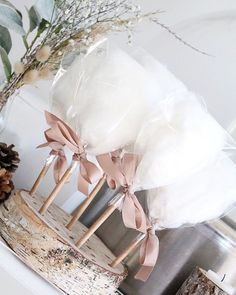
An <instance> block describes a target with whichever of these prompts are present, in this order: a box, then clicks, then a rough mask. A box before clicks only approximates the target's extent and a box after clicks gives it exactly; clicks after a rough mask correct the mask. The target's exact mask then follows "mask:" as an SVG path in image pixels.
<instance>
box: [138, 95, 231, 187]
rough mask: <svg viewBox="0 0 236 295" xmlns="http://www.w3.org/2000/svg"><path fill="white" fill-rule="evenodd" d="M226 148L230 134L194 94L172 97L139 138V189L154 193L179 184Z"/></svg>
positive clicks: (165, 101) (165, 102)
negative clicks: (149, 190)
mask: <svg viewBox="0 0 236 295" xmlns="http://www.w3.org/2000/svg"><path fill="white" fill-rule="evenodd" d="M226 144H227V134H226V132H225V131H224V129H223V128H222V127H221V126H220V125H219V124H218V123H217V122H216V121H215V120H214V118H213V117H212V116H211V115H210V114H209V113H208V112H207V111H206V109H205V107H204V106H203V105H202V104H201V103H200V102H199V100H198V99H197V97H196V96H195V95H194V94H192V93H191V92H188V91H185V92H182V93H181V92H180V93H175V94H172V95H171V96H170V97H169V98H167V99H165V100H163V101H162V102H161V103H160V107H159V109H158V110H157V111H156V112H155V113H154V114H153V117H152V118H150V120H148V121H147V122H146V124H144V126H143V128H142V130H141V132H140V134H139V136H138V138H137V141H136V144H135V152H136V153H138V154H140V157H141V161H140V164H139V166H138V169H137V172H136V178H135V186H136V187H138V188H142V189H151V188H155V187H160V186H164V185H168V184H172V183H175V182H178V181H179V180H181V179H182V178H184V177H186V176H188V175H191V174H193V173H195V172H197V171H199V170H200V169H202V168H203V167H205V166H207V165H209V164H210V163H211V162H213V161H214V160H215V159H216V157H217V156H218V154H219V152H220V151H221V150H222V149H223V148H224V147H225V146H226Z"/></svg>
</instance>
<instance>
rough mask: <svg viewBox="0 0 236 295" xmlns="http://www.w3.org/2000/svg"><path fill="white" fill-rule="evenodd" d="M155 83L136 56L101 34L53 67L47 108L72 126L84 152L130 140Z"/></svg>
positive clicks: (149, 105)
mask: <svg viewBox="0 0 236 295" xmlns="http://www.w3.org/2000/svg"><path fill="white" fill-rule="evenodd" d="M158 87H159V86H156V84H155V81H154V79H150V71H147V70H146V68H145V67H144V66H143V65H142V64H141V63H139V62H138V60H137V59H135V58H134V57H132V56H131V55H129V54H127V53H126V52H125V51H123V50H121V49H119V48H118V47H116V46H113V45H111V44H110V42H109V41H107V40H106V41H104V42H101V43H99V44H98V45H97V46H96V45H94V46H93V47H92V48H90V49H89V50H88V51H87V52H86V53H84V54H80V55H79V56H77V57H76V58H75V59H74V60H73V63H72V64H71V65H70V66H69V67H68V68H67V69H60V70H59V73H58V75H57V77H56V80H55V82H54V86H53V93H52V112H53V113H55V114H56V115H58V116H59V117H60V118H62V119H63V120H65V121H66V122H67V123H68V124H69V125H70V126H71V127H72V128H73V129H74V130H76V132H77V134H78V135H79V136H80V139H81V140H82V142H83V144H84V145H85V146H86V150H87V151H88V152H89V153H91V154H93V155H99V154H103V153H107V152H112V151H115V150H117V149H119V148H122V147H124V146H126V145H128V144H132V143H134V142H135V140H136V138H137V134H138V133H139V130H140V129H141V126H142V125H143V123H144V121H145V120H146V118H147V117H148V114H149V113H150V111H151V110H152V109H153V104H154V93H155V98H156V99H160V98H161V93H159V92H158V91H159V90H158Z"/></svg>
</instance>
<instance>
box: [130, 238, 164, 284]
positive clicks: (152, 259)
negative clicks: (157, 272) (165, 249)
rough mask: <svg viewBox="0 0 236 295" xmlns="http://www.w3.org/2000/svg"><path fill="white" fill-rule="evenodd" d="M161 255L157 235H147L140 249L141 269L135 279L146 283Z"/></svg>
mask: <svg viewBox="0 0 236 295" xmlns="http://www.w3.org/2000/svg"><path fill="white" fill-rule="evenodd" d="M158 254H159V239H158V237H157V236H156V235H155V233H150V232H148V233H147V237H146V238H145V239H144V241H143V243H142V245H141V248H140V264H141V268H140V269H139V271H138V272H137V274H136V275H135V279H137V280H141V281H143V282H146V281H147V279H148V278H149V276H150V275H151V273H152V271H153V269H154V267H155V264H156V261H157V258H158Z"/></svg>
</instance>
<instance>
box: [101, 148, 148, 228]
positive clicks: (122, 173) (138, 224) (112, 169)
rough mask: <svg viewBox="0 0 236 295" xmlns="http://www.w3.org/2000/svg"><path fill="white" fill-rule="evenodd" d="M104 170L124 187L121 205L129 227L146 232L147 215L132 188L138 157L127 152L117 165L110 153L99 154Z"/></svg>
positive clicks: (125, 222)
mask: <svg viewBox="0 0 236 295" xmlns="http://www.w3.org/2000/svg"><path fill="white" fill-rule="evenodd" d="M97 160H98V162H99V164H100V166H101V167H102V169H103V171H104V172H105V173H106V174H107V175H109V177H111V178H112V179H114V180H116V181H117V182H118V183H119V184H120V185H121V187H122V193H123V202H122V205H121V211H122V218H123V221H124V224H125V226H126V227H128V228H133V229H136V230H138V231H141V232H143V233H146V216H145V213H144V211H143V208H142V206H141V205H140V203H139V201H138V199H137V197H136V196H135V194H134V192H133V190H132V183H133V178H134V176H135V172H136V168H137V163H138V158H137V156H135V155H133V154H128V153H127V154H125V155H124V156H123V157H122V159H121V160H120V164H119V165H115V164H114V162H113V161H112V159H111V157H110V155H109V154H103V155H99V156H97Z"/></svg>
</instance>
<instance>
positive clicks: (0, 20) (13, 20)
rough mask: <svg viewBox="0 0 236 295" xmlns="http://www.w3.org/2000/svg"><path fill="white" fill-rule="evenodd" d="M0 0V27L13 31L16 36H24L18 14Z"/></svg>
mask: <svg viewBox="0 0 236 295" xmlns="http://www.w3.org/2000/svg"><path fill="white" fill-rule="evenodd" d="M2 2H6V1H3V0H0V25H1V26H3V27H5V28H8V29H10V30H13V31H15V32H16V33H18V34H21V35H25V31H24V29H23V23H22V19H21V16H20V15H19V13H18V12H17V11H16V10H15V9H14V8H13V7H11V6H9V5H6V4H4V3H2Z"/></svg>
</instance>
